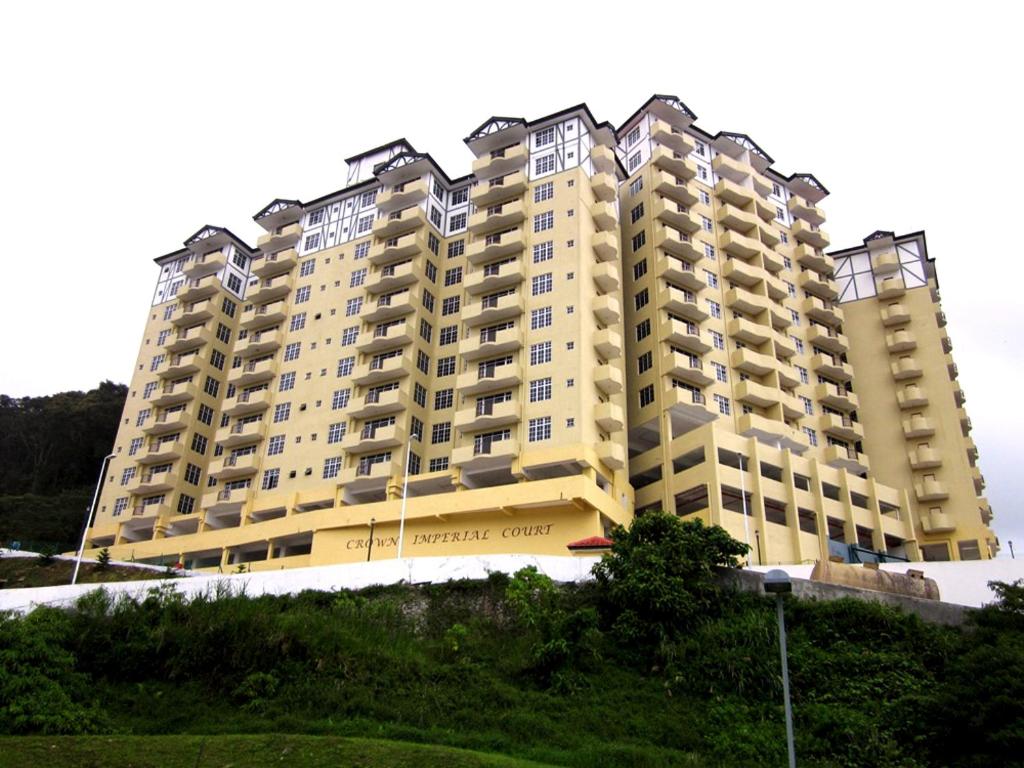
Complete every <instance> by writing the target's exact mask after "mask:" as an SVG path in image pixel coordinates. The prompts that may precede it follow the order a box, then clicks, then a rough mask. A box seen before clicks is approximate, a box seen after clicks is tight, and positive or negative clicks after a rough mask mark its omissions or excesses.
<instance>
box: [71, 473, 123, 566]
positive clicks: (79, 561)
mask: <svg viewBox="0 0 1024 768" xmlns="http://www.w3.org/2000/svg"><path fill="white" fill-rule="evenodd" d="M112 458H114V454H113V453H108V454H107V455H106V456H104V457H103V466H101V467H100V476H99V477H98V478H96V490H95V491H94V492H93V494H92V504H90V505H89V510H88V512H87V513H86V516H85V528H83V529H82V542H81V543H80V544H79V545H78V557H76V558H75V570H74V573H72V574H71V583H72V585H73V584H74V583H75V582H76V581H78V569H79V568H80V567H81V566H82V555H83V554H84V553H85V537H86V536H88V535H89V527H90V526H91V525H92V516H93V513H94V512H95V511H96V501H97V499H99V497H100V488H101V487H102V486H103V477H104V476H105V475H106V474H107V465H108V464H109V463H110V460H111V459H112Z"/></svg>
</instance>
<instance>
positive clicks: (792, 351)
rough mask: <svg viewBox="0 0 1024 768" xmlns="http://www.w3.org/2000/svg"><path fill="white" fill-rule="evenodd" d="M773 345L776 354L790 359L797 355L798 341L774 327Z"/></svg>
mask: <svg viewBox="0 0 1024 768" xmlns="http://www.w3.org/2000/svg"><path fill="white" fill-rule="evenodd" d="M772 346H773V347H774V349H775V356H776V357H778V358H784V359H787V360H788V359H789V358H791V357H793V356H794V355H796V342H794V341H793V339H792V338H790V337H789V336H787V335H786V334H784V333H779V332H778V331H776V330H775V329H772Z"/></svg>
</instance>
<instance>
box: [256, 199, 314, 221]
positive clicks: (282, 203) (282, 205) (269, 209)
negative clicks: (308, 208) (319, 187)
mask: <svg viewBox="0 0 1024 768" xmlns="http://www.w3.org/2000/svg"><path fill="white" fill-rule="evenodd" d="M294 207H299V208H301V207H302V201H301V200H285V199H283V198H280V197H278V198H276V199H275V200H274V201H273V202H271V203H270V204H269V205H267V206H265V207H264V208H263V209H261V210H260V211H258V212H257V213H256V215H255V216H253V217H252V218H253V221H259V220H260V219H262V218H265V217H266V216H270V215H272V214H275V213H280V212H281V211H285V210H287V209H289V208H294Z"/></svg>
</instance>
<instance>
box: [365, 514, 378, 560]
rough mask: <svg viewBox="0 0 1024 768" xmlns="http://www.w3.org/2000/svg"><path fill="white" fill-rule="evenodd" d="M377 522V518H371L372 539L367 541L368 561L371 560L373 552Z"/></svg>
mask: <svg viewBox="0 0 1024 768" xmlns="http://www.w3.org/2000/svg"><path fill="white" fill-rule="evenodd" d="M376 522H377V519H376V518H374V517H371V518H370V541H369V542H368V543H367V546H366V562H370V555H372V554H373V525H374V523H376Z"/></svg>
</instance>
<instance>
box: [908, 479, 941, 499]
mask: <svg viewBox="0 0 1024 768" xmlns="http://www.w3.org/2000/svg"><path fill="white" fill-rule="evenodd" d="M914 495H915V496H916V497H917V500H918V501H942V500H943V499H948V498H949V488H947V487H946V484H945V483H943V482H941V481H939V480H932V479H930V478H926V479H924V480H922V481H921V482H920V483H914Z"/></svg>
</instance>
